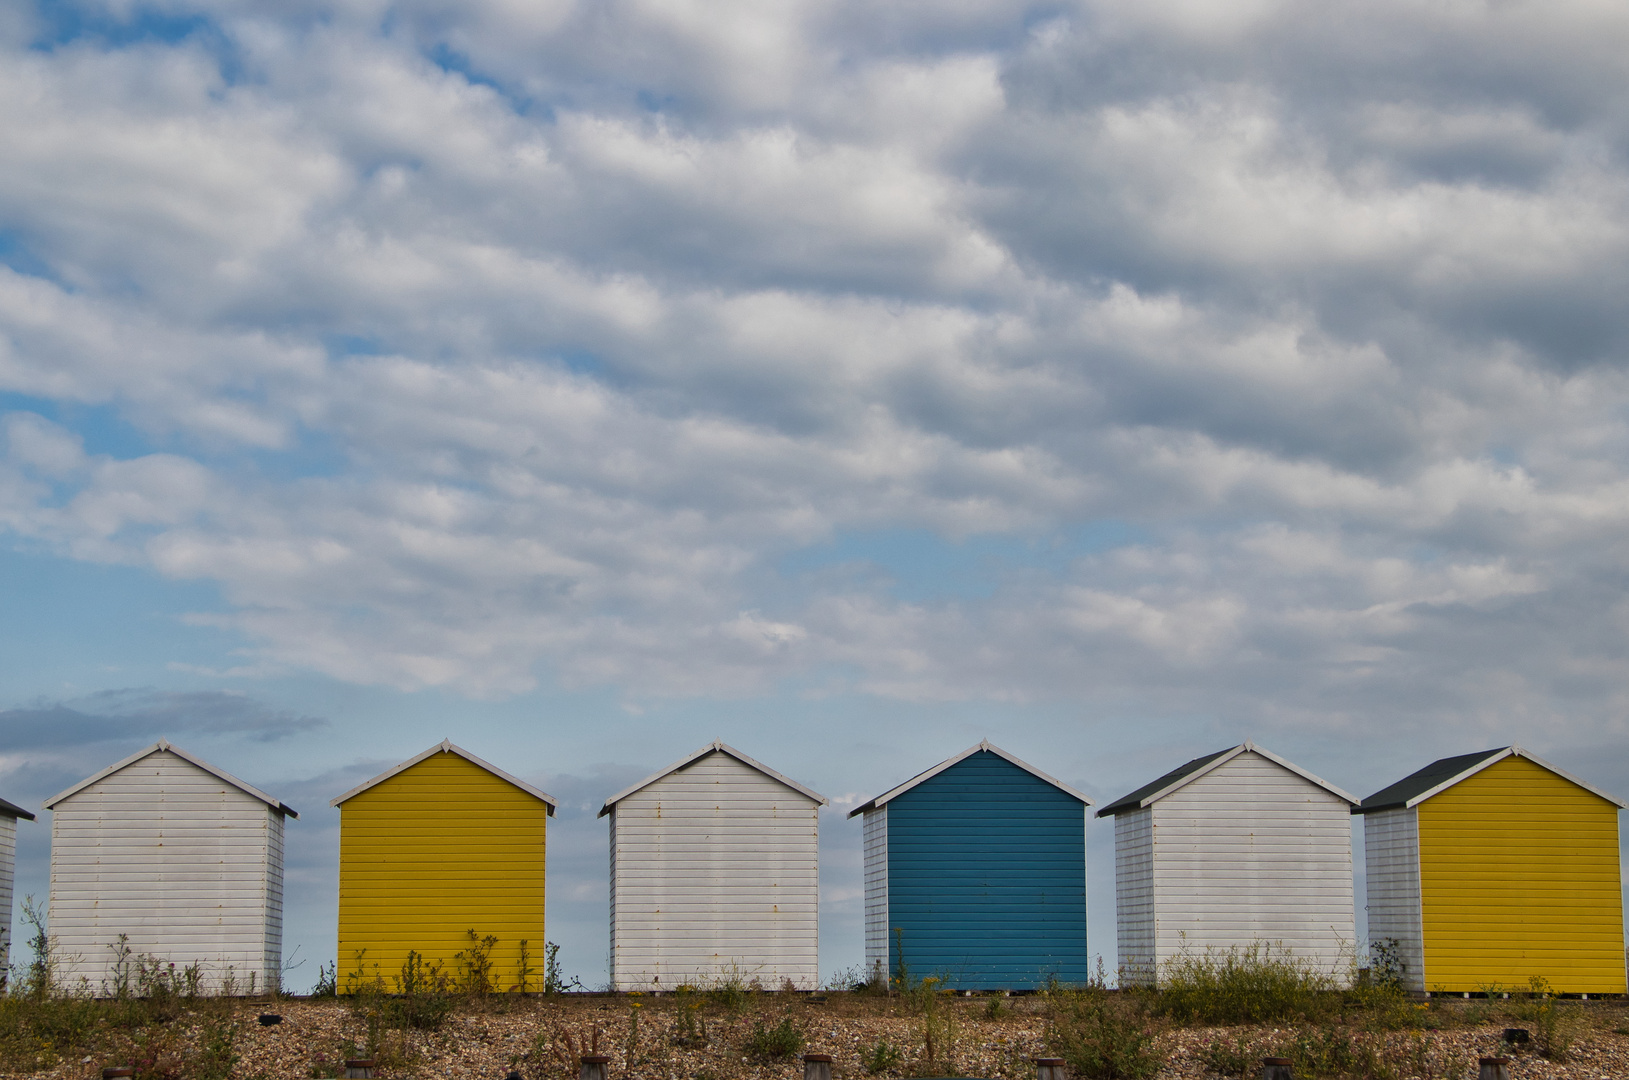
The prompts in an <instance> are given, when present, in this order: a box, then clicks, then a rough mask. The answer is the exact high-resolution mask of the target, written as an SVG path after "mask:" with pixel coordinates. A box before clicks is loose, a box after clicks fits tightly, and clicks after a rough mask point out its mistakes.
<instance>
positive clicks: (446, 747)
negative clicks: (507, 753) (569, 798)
mask: <svg viewBox="0 0 1629 1080" xmlns="http://www.w3.org/2000/svg"><path fill="white" fill-rule="evenodd" d="M437 754H455V755H457V756H458V757H461V758H463V759H464V760H465V761H467V762H469V763H470V764H471V765H474V766H476V767H478V768H481V769H485V770H486V771H487V772H489V773H491V774H492V775H493V776H496V777H497V778H498V779H500V780H504V781H507V782H508V783H511V784H513V785H515V786H516V787H518V788H520V790H522V791H524V792H526V794H528V795H531V796H532V797H534V798H536V799H539V800H541V801H542V803H543V805H544V806H545V807H547V808H548V810H547V816H549V817H553V816H554V811H555V808H556V807H558V806H559V805H560V803H559V800H557V799H556V798H555V797H554V796H553V795H550V794H549V793H548V792H546V791H543V790H541V789H539V788H536V787H533V786H532V785H531V784H528V783H527V782H526V781H524V780H522V779H521V778H520V777H518V776H513V775H511V774H509V773H506V772H504V771H503V770H502V769H500V768H498V767H497V766H496V765H494V764H492V763H491V762H490V761H486V760H484V759H482V758H479V757H476V756H475V755H474V754H472V753H470V752H469V751H468V750H465V749H464V748H463V747H461V746H457V745H455V744H454V743H453V741H452V740H451V739H442V740H441V741H440V742H438V743H436V744H435V745H434V746H432V747H430V749H428V750H426V751H424V753H422V754H415V755H413V756H412V757H410V758H408V759H407V760H406V761H404V762H402V763H401V764H399V765H396V766H394V767H392V768H389V769H386V770H385V771H384V772H382V773H380V774H379V775H378V776H375V777H373V778H372V779H369V780H364V781H363V782H362V783H360V784H358V785H357V786H356V787H354V788H352V789H351V790H349V791H347V792H345V794H343V795H337V796H335V797H334V798H332V799H329V800H328V805H329V806H338V805H339V804H340V803H342V802H344V801H345V800H347V799H351V798H355V797H356V796H358V795H360V794H362V793H363V792H364V791H367V790H368V789H369V788H371V787H377V786H378V785H380V784H382V783H384V782H385V781H386V780H389V779H390V778H391V777H393V776H398V775H400V774H401V773H404V772H406V771H407V770H408V769H411V768H412V767H413V766H415V765H417V764H418V763H419V762H421V761H427V760H429V759H430V758H432V757H434V756H435V755H437Z"/></svg>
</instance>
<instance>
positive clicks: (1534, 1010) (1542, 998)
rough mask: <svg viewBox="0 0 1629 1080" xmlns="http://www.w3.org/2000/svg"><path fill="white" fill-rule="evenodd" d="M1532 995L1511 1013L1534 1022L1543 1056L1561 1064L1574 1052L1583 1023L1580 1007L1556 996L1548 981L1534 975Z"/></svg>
mask: <svg viewBox="0 0 1629 1080" xmlns="http://www.w3.org/2000/svg"><path fill="white" fill-rule="evenodd" d="M1527 981H1528V985H1529V986H1531V988H1532V994H1531V996H1530V997H1529V998H1528V999H1527V1001H1525V1002H1521V1003H1518V1004H1517V1005H1515V1006H1514V1007H1513V1008H1512V1009H1511V1013H1512V1014H1513V1015H1515V1016H1517V1017H1519V1018H1520V1019H1522V1020H1525V1021H1527V1022H1528V1023H1530V1024H1532V1025H1533V1043H1534V1049H1536V1050H1537V1051H1538V1052H1539V1053H1540V1054H1541V1055H1542V1056H1544V1057H1546V1058H1548V1059H1550V1060H1551V1061H1554V1062H1557V1063H1561V1062H1564V1061H1566V1060H1567V1059H1568V1057H1570V1056H1571V1053H1572V1044H1573V1040H1574V1039H1575V1038H1577V1036H1578V1030H1579V1028H1580V1027H1581V1026H1582V1019H1583V1018H1582V1017H1581V1016H1580V1015H1579V1012H1578V1008H1577V1007H1576V1006H1574V1005H1570V1004H1568V1003H1566V1002H1563V1001H1562V1000H1561V999H1560V998H1558V997H1556V995H1555V991H1554V990H1553V989H1552V988H1551V986H1550V983H1549V980H1548V979H1545V978H1544V977H1543V976H1542V975H1535V976H1533V977H1532V978H1531V979H1529V980H1527Z"/></svg>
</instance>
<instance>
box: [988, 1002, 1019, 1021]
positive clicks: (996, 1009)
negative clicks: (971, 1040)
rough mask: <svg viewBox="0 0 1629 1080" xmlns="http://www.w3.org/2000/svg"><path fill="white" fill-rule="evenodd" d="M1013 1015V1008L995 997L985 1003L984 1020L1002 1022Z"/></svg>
mask: <svg viewBox="0 0 1629 1080" xmlns="http://www.w3.org/2000/svg"><path fill="white" fill-rule="evenodd" d="M1011 1015H1012V1008H1011V1007H1010V1006H1009V1005H1008V1004H1007V1003H1006V1002H1005V1001H1002V1000H1001V999H1000V998H998V997H993V998H991V999H990V1000H989V1001H987V1002H985V1003H984V1018H985V1019H986V1020H1000V1019H1002V1018H1003V1017H1007V1016H1011Z"/></svg>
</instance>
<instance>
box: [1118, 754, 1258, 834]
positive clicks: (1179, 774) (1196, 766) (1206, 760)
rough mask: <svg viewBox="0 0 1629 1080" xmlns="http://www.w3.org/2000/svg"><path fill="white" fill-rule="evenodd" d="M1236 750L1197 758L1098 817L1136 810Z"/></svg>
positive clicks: (1142, 788) (1147, 785)
mask: <svg viewBox="0 0 1629 1080" xmlns="http://www.w3.org/2000/svg"><path fill="white" fill-rule="evenodd" d="M1236 749H1238V748H1237V747H1234V746H1230V747H1228V748H1227V749H1226V750H1218V751H1216V753H1214V754H1206V755H1205V756H1204V757H1196V758H1194V759H1193V760H1192V761H1190V762H1188V763H1187V764H1186V765H1183V766H1181V767H1180V768H1176V769H1172V770H1171V771H1170V772H1168V773H1166V774H1165V775H1164V776H1162V777H1160V778H1159V779H1158V780H1155V781H1154V782H1153V783H1151V784H1144V785H1143V786H1142V787H1140V788H1138V789H1137V790H1136V791H1133V792H1132V793H1131V794H1130V795H1127V796H1125V797H1124V798H1120V799H1116V800H1114V801H1113V802H1111V803H1109V805H1107V806H1105V807H1104V808H1103V809H1101V810H1099V811H1098V812H1097V816H1098V817H1109V816H1111V815H1113V814H1118V813H1119V812H1120V811H1122V810H1135V809H1137V808H1138V806H1140V805H1141V804H1142V801H1143V800H1144V799H1146V798H1148V797H1149V796H1150V795H1152V794H1154V793H1155V792H1158V791H1164V790H1165V789H1166V788H1168V787H1170V786H1171V785H1172V784H1174V783H1176V782H1177V781H1179V780H1182V779H1183V778H1185V777H1188V776H1192V775H1193V774H1194V773H1196V772H1198V771H1199V770H1200V769H1203V768H1204V767H1205V766H1206V765H1209V764H1210V763H1211V762H1213V761H1215V760H1216V759H1217V758H1219V757H1221V756H1222V755H1223V754H1231V753H1232V752H1233V751H1234V750H1236Z"/></svg>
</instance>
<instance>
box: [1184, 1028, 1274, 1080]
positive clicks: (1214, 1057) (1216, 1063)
mask: <svg viewBox="0 0 1629 1080" xmlns="http://www.w3.org/2000/svg"><path fill="white" fill-rule="evenodd" d="M1260 1058H1261V1054H1260V1053H1258V1052H1257V1050H1256V1048H1255V1046H1254V1045H1252V1044H1251V1043H1250V1042H1248V1041H1247V1040H1246V1039H1245V1037H1244V1036H1243V1035H1240V1036H1237V1037H1236V1038H1235V1039H1234V1040H1233V1041H1232V1042H1223V1041H1222V1040H1220V1039H1213V1040H1212V1041H1211V1044H1210V1045H1209V1046H1207V1047H1205V1049H1204V1050H1202V1051H1200V1054H1199V1060H1200V1061H1201V1062H1202V1063H1203V1064H1204V1066H1205V1068H1206V1069H1208V1070H1209V1071H1211V1072H1213V1073H1216V1074H1217V1075H1218V1076H1244V1075H1245V1074H1246V1073H1248V1072H1251V1071H1253V1070H1254V1069H1255V1066H1256V1062H1257V1061H1258V1060H1260Z"/></svg>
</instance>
